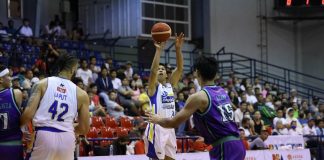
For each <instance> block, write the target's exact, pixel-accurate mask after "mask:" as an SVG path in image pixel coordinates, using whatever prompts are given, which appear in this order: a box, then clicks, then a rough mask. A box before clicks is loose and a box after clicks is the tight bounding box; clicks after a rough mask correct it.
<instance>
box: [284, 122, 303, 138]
mask: <svg viewBox="0 0 324 160" xmlns="http://www.w3.org/2000/svg"><path fill="white" fill-rule="evenodd" d="M288 135H303V131H302V129H300V128H298V127H297V121H296V120H292V121H291V122H290V129H289V131H288Z"/></svg>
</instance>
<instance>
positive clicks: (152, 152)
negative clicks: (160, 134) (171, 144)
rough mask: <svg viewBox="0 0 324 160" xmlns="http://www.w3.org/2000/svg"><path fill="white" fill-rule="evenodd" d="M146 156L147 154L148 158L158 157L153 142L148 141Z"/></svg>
mask: <svg viewBox="0 0 324 160" xmlns="http://www.w3.org/2000/svg"><path fill="white" fill-rule="evenodd" d="M146 156H148V157H150V158H154V159H159V158H158V157H157V155H156V152H155V148H154V143H151V142H149V146H148V151H147V154H146Z"/></svg>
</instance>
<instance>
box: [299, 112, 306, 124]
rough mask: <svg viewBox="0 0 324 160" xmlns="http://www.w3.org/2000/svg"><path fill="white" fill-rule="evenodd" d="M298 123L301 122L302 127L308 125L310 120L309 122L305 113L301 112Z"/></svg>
mask: <svg viewBox="0 0 324 160" xmlns="http://www.w3.org/2000/svg"><path fill="white" fill-rule="evenodd" d="M298 122H299V123H300V124H301V125H302V126H305V125H307V122H308V120H307V118H306V114H305V113H304V111H301V112H299V117H298Z"/></svg>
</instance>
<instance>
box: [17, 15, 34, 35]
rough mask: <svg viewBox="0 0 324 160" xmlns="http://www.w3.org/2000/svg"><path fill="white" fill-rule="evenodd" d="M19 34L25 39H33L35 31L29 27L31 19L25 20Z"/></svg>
mask: <svg viewBox="0 0 324 160" xmlns="http://www.w3.org/2000/svg"><path fill="white" fill-rule="evenodd" d="M19 34H21V35H22V36H25V37H32V36H33V30H32V29H31V27H30V26H29V19H27V18H25V19H23V25H22V26H21V27H20V29H19Z"/></svg>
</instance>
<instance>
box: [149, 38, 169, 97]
mask: <svg viewBox="0 0 324 160" xmlns="http://www.w3.org/2000/svg"><path fill="white" fill-rule="evenodd" d="M154 45H155V48H156V51H155V55H154V59H153V62H152V65H151V72H150V77H149V80H148V82H149V85H148V91H147V93H148V95H149V96H153V95H154V93H155V90H156V83H157V72H158V69H159V64H160V57H161V52H162V50H163V48H164V46H165V42H161V43H157V42H155V43H154Z"/></svg>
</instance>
